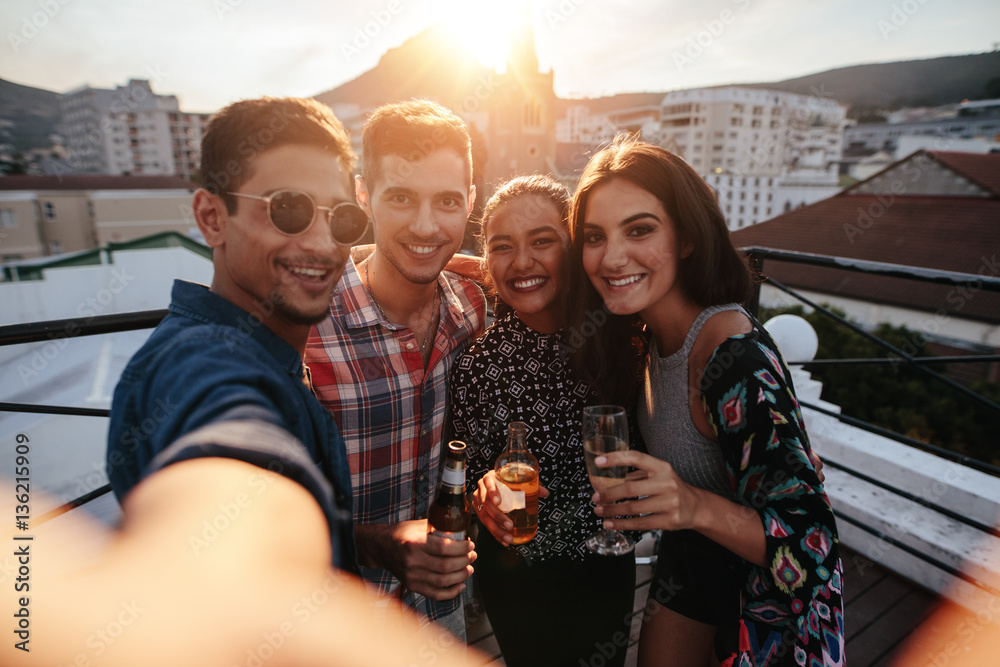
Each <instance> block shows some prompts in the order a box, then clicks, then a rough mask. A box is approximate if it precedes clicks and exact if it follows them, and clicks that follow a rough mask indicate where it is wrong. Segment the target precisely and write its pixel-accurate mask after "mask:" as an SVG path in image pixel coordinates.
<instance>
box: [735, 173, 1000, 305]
mask: <svg viewBox="0 0 1000 667" xmlns="http://www.w3.org/2000/svg"><path fill="white" fill-rule="evenodd" d="M977 157H978V156H977ZM946 159H948V158H946ZM994 159H996V160H1000V156H996V157H995V158H994ZM972 162H974V161H973V160H966V159H965V158H964V156H963V157H962V158H960V159H957V160H956V164H961V165H962V166H963V167H968V165H969V164H971V163H972ZM949 166H950V164H949ZM976 173H981V172H976ZM970 178H971V176H970ZM977 182H980V183H982V181H981V180H978V179H977ZM880 198H881V199H880ZM886 204H888V205H886ZM732 238H733V241H734V242H735V243H736V245H737V246H740V247H748V246H760V247H768V248H779V249H783V250H796V251H800V252H808V253H815V254H820V255H832V256H836V257H850V258H855V259H865V260H871V261H877V262H888V263H892V264H905V265H910V266H920V267H927V268H933V269H942V270H946V271H959V272H963V273H974V274H975V273H979V274H982V275H992V276H997V275H998V273H1000V265H998V264H997V261H998V259H1000V257H998V256H1000V197H997V198H988V199H984V198H973V197H931V196H909V197H895V198H894V199H893V200H889V199H888V198H887V197H886V196H884V195H849V194H840V195H837V196H834V197H831V198H829V199H826V200H823V201H820V202H817V203H815V204H812V205H811V206H806V207H803V208H800V209H797V210H795V211H791V212H789V213H786V214H784V215H781V216H779V217H777V218H774V219H772V220H769V221H767V222H763V223H760V224H758V225H754V226H752V227H747V228H745V229H741V230H739V231H736V232H733V233H732ZM764 273H765V274H767V275H770V276H773V277H774V278H776V279H778V280H781V281H782V282H784V283H786V284H788V285H789V286H795V287H800V288H804V289H809V290H814V291H818V292H824V293H828V294H836V295H842V296H845V297H852V298H858V299H862V300H866V301H872V302H875V303H886V304H895V305H901V306H907V307H913V308H918V309H920V310H926V311H930V312H931V313H934V312H936V311H938V310H939V309H944V310H945V311H946V312H948V313H951V314H958V315H961V316H962V317H969V318H973V319H979V320H985V321H989V322H1000V294H998V293H995V292H985V291H978V290H976V289H974V288H975V285H970V286H968V288H967V289H964V290H963V289H961V288H960V287H949V286H936V285H930V284H927V283H918V282H913V281H908V280H903V279H897V278H882V277H878V276H873V275H867V274H860V273H850V272H847V271H844V270H840V269H827V268H817V267H808V266H803V265H797V264H791V263H785V262H777V261H773V260H768V261H767V262H765V264H764Z"/></svg>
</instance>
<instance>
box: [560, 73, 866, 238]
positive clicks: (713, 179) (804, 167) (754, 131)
mask: <svg viewBox="0 0 1000 667" xmlns="http://www.w3.org/2000/svg"><path fill="white" fill-rule="evenodd" d="M655 97H656V98H658V99H657V101H656V102H655V103H654V101H653V99H650V94H648V93H645V94H641V95H631V96H616V97H615V98H606V99H607V100H608V101H614V100H620V104H619V105H617V106H610V105H609V104H608V103H607V101H604V100H580V101H578V102H569V103H567V104H566V106H565V108H564V110H563V114H562V116H561V117H560V119H559V121H558V123H557V137H558V139H559V141H560V143H561V144H564V145H572V146H577V147H579V146H588V145H589V146H591V147H596V146H598V145H600V144H601V143H605V142H607V141H610V140H611V139H612V138H613V137H614V136H615V135H617V134H620V133H623V132H624V133H630V134H635V135H638V136H641V137H642V138H643V139H645V140H646V141H650V142H653V143H657V144H659V145H661V146H663V147H664V148H667V149H669V150H671V151H673V152H675V153H677V154H678V155H680V156H681V157H683V158H684V159H685V160H686V161H687V162H688V163H689V164H690V165H691V166H692V167H694V169H695V170H696V171H697V172H698V173H699V174H701V175H702V177H703V178H705V180H706V182H708V183H709V185H711V186H712V187H713V188H714V189H715V191H716V192H717V193H718V196H719V202H720V204H721V205H722V209H723V212H724V213H725V215H726V220H727V223H728V225H729V227H730V229H741V228H743V227H747V226H749V225H753V224H756V223H758V222H760V221H762V220H766V219H768V218H771V217H773V216H774V215H777V214H779V213H783V212H786V211H790V210H792V209H794V208H798V207H800V206H804V205H806V204H810V203H812V202H815V201H818V200H820V199H823V198H825V197H829V196H831V195H833V194H835V193H836V192H837V191H838V190H839V187H840V186H839V176H838V167H839V163H840V153H841V146H842V143H843V131H844V126H845V125H846V123H847V121H846V109H845V107H843V106H842V105H840V104H839V103H838V102H836V101H835V100H832V99H829V98H821V97H815V96H809V95H799V94H795V93H786V92H780V91H772V90H763V89H757V88H747V87H741V86H725V87H720V88H696V89H690V90H678V91H673V92H669V93H666V94H664V95H658V94H656V95H655ZM581 152H583V151H582V150H581V149H579V148H576V149H573V150H566V149H561V150H560V155H569V156H571V157H572V156H575V155H578V154H580V153H581ZM576 162H579V160H576ZM560 166H562V167H563V168H564V169H565V168H567V167H568V168H570V169H572V168H575V165H567V164H566V162H565V161H561V163H560Z"/></svg>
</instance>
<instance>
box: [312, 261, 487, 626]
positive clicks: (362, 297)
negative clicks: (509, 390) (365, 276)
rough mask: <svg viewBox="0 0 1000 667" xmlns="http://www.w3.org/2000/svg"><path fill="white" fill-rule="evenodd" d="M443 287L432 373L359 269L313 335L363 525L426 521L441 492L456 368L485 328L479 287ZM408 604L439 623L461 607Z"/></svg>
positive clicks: (316, 375)
mask: <svg viewBox="0 0 1000 667" xmlns="http://www.w3.org/2000/svg"><path fill="white" fill-rule="evenodd" d="M438 286H439V287H440V289H441V321H440V324H439V326H438V329H437V334H436V335H435V338H434V349H433V350H432V351H431V357H430V362H429V364H428V367H427V369H425V368H424V363H423V359H422V358H421V356H420V345H419V343H418V342H417V340H416V337H415V336H414V334H413V331H412V330H411V329H408V328H407V327H404V326H401V325H398V324H393V323H391V322H386V321H385V320H383V319H381V318H380V316H379V312H378V309H377V308H376V307H375V304H374V303H372V301H371V299H370V298H369V297H368V293H367V292H366V291H365V288H364V284H363V283H362V282H361V276H360V275H358V270H357V268H356V267H355V265H354V263H353V262H348V265H347V267H346V268H345V269H344V275H343V277H342V278H341V279H340V283H339V284H338V285H337V288H336V290H334V293H333V300H332V303H331V305H330V317H328V318H326V319H325V320H323V321H322V322H320V323H319V324H318V325H317V326H315V327H314V328H313V330H312V332H311V335H310V336H309V342H308V344H307V345H306V353H305V361H306V363H307V364H309V368H310V371H311V372H312V380H313V387H314V389H315V391H316V396H317V398H319V400H320V402H321V403H322V404H323V405H324V406H325V407H326V408H327V409H328V410H329V411H330V413H331V414H332V415H333V418H334V420H335V421H336V422H337V426H338V427H339V428H340V433H341V435H342V436H343V437H344V442H345V443H346V445H347V459H348V462H349V464H350V467H351V484H352V487H353V489H354V520H355V521H356V522H358V523H365V524H385V523H399V522H401V521H409V520H411V519H423V518H426V516H427V509H428V506H429V504H430V501H431V500H432V499H433V494H434V491H435V490H436V488H437V482H438V475H439V467H440V462H441V449H442V444H443V439H444V424H445V417H446V416H447V412H448V375H449V371H450V370H451V364H452V362H453V361H454V360H455V359H456V358H457V357H458V355H459V353H460V352H461V351H462V350H463V349H464V348H465V346H466V343H468V342H469V341H471V340H474V339H475V338H476V337H478V336H479V335H480V334H481V333H482V332H483V329H484V327H485V320H486V301H485V299H484V298H483V293H482V290H480V289H479V286H478V285H476V284H475V283H474V282H472V281H471V280H467V279H465V278H461V277H459V276H457V275H456V274H453V273H450V272H447V271H446V272H442V274H441V275H440V276H439V277H438ZM361 569H362V573H363V574H364V576H365V578H366V579H367V580H368V581H369V582H371V583H373V584H375V585H377V586H378V587H379V591H380V592H381V593H382V594H398V593H399V592H400V591H399V588H400V581H399V579H397V578H396V577H394V576H393V575H392V574H391V573H390V572H389V571H388V570H380V569H371V568H365V567H362V568H361ZM403 602H404V603H405V604H407V605H409V606H410V607H413V608H414V609H416V610H417V611H419V612H420V613H422V614H423V615H425V616H427V617H428V618H431V619H437V618H440V617H442V616H444V615H447V614H449V613H451V612H452V611H454V610H455V609H457V608H458V605H459V604H460V601H459V598H456V599H454V600H448V601H446V602H437V603H435V602H434V601H432V600H428V599H426V598H424V597H423V596H420V595H415V594H413V593H410V592H408V591H407V592H405V593H404V595H403Z"/></svg>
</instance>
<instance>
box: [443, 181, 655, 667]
mask: <svg viewBox="0 0 1000 667" xmlns="http://www.w3.org/2000/svg"><path fill="white" fill-rule="evenodd" d="M568 204H569V193H568V192H567V190H566V188H565V187H563V186H562V185H560V184H559V183H557V182H555V181H553V180H552V179H550V178H547V177H542V176H530V177H521V178H517V179H514V180H513V181H510V182H509V183H507V184H506V185H504V186H503V187H501V188H500V189H499V190H498V191H497V193H496V194H495V195H494V196H493V197H492V198H491V199H490V201H489V202H488V203H487V204H486V208H485V211H484V213H483V230H482V236H483V239H484V242H485V254H486V265H487V268H488V273H489V281H488V282H491V283H492V286H493V288H494V289H495V291H496V294H497V296H498V297H499V301H498V303H497V309H496V322H495V323H494V324H493V326H492V327H490V328H489V329H488V330H487V331H486V333H485V334H484V335H483V336H482V338H480V339H479V340H478V341H477V342H476V343H475V344H474V345H473V346H472V347H471V348H470V349H469V351H468V352H467V353H466V354H464V355H463V356H462V357H460V358H459V359H458V361H456V363H455V366H454V368H453V371H452V378H451V403H452V412H453V419H452V424H453V428H454V432H455V437H457V438H460V439H462V440H465V441H466V443H467V444H468V445H469V452H470V454H469V466H468V474H469V480H470V481H471V482H472V483H473V484H477V488H476V492H475V496H474V501H473V506H474V508H475V510H476V513H477V515H478V518H479V522H480V525H481V527H482V529H481V530H480V531H479V537H478V538H477V541H476V553H477V554H478V558H477V560H476V565H475V567H476V574H475V576H476V584H477V586H478V588H479V591H480V593H481V595H482V598H483V602H484V605H485V607H486V611H487V613H488V614H489V618H490V622H491V624H492V627H493V630H494V632H495V634H496V638H497V643H498V644H499V645H500V649H501V651H502V652H503V657H504V660H505V661H506V664H507V665H508V666H511V667H516V666H517V665H545V666H546V667H548V666H551V665H567V666H572V667H577V666H578V665H580V664H587V665H589V664H602V665H622V664H623V663H624V660H625V653H626V650H627V646H628V640H629V630H630V625H631V620H632V616H633V614H632V600H633V596H634V589H635V556H634V554H628V555H627V556H621V557H606V556H597V555H595V554H592V553H590V551H588V550H587V548H586V546H585V545H584V540H585V539H586V538H587V536H589V535H590V534H592V533H593V532H595V531H596V530H597V529H598V528H599V527H600V518H599V517H597V516H596V515H594V512H593V505H592V503H591V502H590V494H591V492H592V489H591V487H590V482H589V478H588V477H587V471H586V468H585V465H584V459H583V445H582V443H581V441H580V422H581V413H582V409H583V407H584V406H585V405H589V404H593V403H595V402H596V401H597V396H596V394H595V393H594V392H593V390H592V389H591V388H590V386H589V385H588V384H587V383H585V382H582V381H580V380H579V378H577V377H576V375H575V374H574V373H572V372H571V368H570V366H569V363H568V351H569V350H568V348H567V344H566V341H570V342H572V339H573V336H572V332H569V333H568V332H566V331H564V330H563V325H564V308H565V300H566V285H567V278H568V267H567V261H568V256H569V231H568V230H567V228H566V211H567V208H568ZM600 315H601V316H603V311H602V312H601V313H600ZM589 326H590V327H593V326H594V323H591V324H590V325H589ZM512 421H522V422H524V423H525V424H527V426H528V446H529V449H530V450H531V452H532V453H533V454H534V455H535V456H536V457H537V458H538V460H539V464H540V481H541V483H542V485H543V486H544V487H545V488H546V489H547V490H548V492H549V493H548V496H547V497H545V490H543V491H542V492H541V493H540V496H541V499H540V501H539V516H538V533H537V535H536V536H535V538H534V539H533V540H531V541H530V542H527V543H525V544H521V545H517V546H511V543H512V536H511V532H510V531H511V529H512V528H513V526H512V524H511V523H510V520H509V519H508V518H507V517H506V516H505V515H504V514H503V513H502V512H500V510H499V508H498V506H497V505H498V503H499V502H500V498H499V494H498V493H497V491H496V476H495V474H494V472H493V464H494V462H495V460H496V457H497V455H498V454H500V452H502V451H503V449H504V448H505V447H506V437H507V425H508V424H509V423H510V422H512ZM581 661H582V662H581Z"/></svg>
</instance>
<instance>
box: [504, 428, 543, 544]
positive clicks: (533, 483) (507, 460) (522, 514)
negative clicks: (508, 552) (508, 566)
mask: <svg viewBox="0 0 1000 667" xmlns="http://www.w3.org/2000/svg"><path fill="white" fill-rule="evenodd" d="M526 434H527V426H525V425H524V423H523V422H511V423H510V425H509V426H508V427H507V449H505V450H504V451H503V453H501V454H500V456H498V457H497V461H496V464H495V465H494V467H493V469H494V470H495V471H496V474H497V479H498V480H499V481H500V482H501V483H500V484H498V485H497V491H499V492H500V511H501V512H503V513H505V514H506V515H507V516H508V517H510V520H511V522H512V523H513V524H514V530H513V531H512V532H513V535H514V544H524V543H525V542H527V541H529V540H531V538H533V537H534V536H535V533H537V532H538V459H536V458H535V456H534V454H532V453H531V452H529V451H528V445H527V442H526V439H525V438H526Z"/></svg>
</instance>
